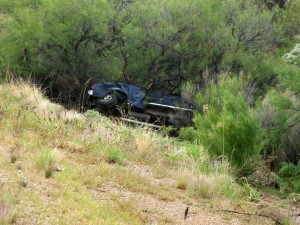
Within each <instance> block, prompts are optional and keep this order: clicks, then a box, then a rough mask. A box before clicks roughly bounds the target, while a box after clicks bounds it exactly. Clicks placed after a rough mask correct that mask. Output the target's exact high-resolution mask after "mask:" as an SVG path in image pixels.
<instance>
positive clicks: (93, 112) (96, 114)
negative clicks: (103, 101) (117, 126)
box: [84, 110, 102, 119]
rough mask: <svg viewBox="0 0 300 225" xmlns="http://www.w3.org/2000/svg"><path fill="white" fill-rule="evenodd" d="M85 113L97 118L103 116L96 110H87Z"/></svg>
mask: <svg viewBox="0 0 300 225" xmlns="http://www.w3.org/2000/svg"><path fill="white" fill-rule="evenodd" d="M84 115H85V116H86V117H88V118H96V119H99V118H101V117H102V116H101V114H100V113H99V112H97V111H95V110H87V111H86V112H85V114H84Z"/></svg>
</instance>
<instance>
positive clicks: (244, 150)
mask: <svg viewBox="0 0 300 225" xmlns="http://www.w3.org/2000/svg"><path fill="white" fill-rule="evenodd" d="M241 90H242V85H241V83H240V82H239V80H238V79H224V80H222V81H221V82H220V83H219V85H216V84H214V83H211V84H210V87H209V88H208V89H207V90H206V92H205V94H204V95H200V96H198V103H200V104H202V105H203V114H199V113H198V114H196V115H195V119H194V122H195V129H191V128H184V129H182V130H181V134H180V138H182V139H187V140H191V138H192V137H193V138H194V139H196V140H197V142H198V143H200V144H202V145H203V146H204V147H206V148H208V152H209V154H210V156H211V157H213V158H216V157H219V156H226V157H227V158H228V161H229V162H230V163H231V164H232V166H235V167H236V169H237V170H238V173H239V174H244V173H245V172H246V170H245V169H246V168H248V167H249V166H250V161H251V160H254V159H255V158H256V157H257V156H258V155H259V152H260V146H259V137H260V130H259V126H258V122H257V119H256V117H255V115H254V113H252V111H251V110H250V109H249V107H248V106H247V105H246V103H245V102H244V100H243V97H242V93H241ZM204 103H205V104H204ZM248 169H249V168H248Z"/></svg>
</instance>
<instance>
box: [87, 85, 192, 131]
mask: <svg viewBox="0 0 300 225" xmlns="http://www.w3.org/2000/svg"><path fill="white" fill-rule="evenodd" d="M118 94H121V95H122V96H123V97H125V98H123V100H120V98H118V97H117V96H118ZM88 95H89V105H90V107H91V108H96V109H98V110H99V111H100V112H104V113H108V114H109V113H112V112H113V110H114V109H116V108H119V109H120V108H122V109H123V111H125V112H126V115H122V116H123V117H125V119H128V118H131V117H134V118H135V119H137V120H138V121H141V122H146V123H151V124H157V125H173V126H174V127H176V128H180V127H182V126H186V125H190V124H191V123H192V117H193V111H192V107H191V106H190V105H188V104H187V103H185V102H183V101H182V99H181V98H180V97H179V96H170V95H162V94H160V93H159V92H156V91H149V90H146V89H145V88H143V87H139V86H135V85H129V84H122V83H101V82H97V83H95V84H93V86H92V87H91V89H90V90H88ZM124 99H125V102H126V104H124ZM123 114H124V113H123Z"/></svg>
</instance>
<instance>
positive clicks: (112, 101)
mask: <svg viewBox="0 0 300 225" xmlns="http://www.w3.org/2000/svg"><path fill="white" fill-rule="evenodd" d="M98 103H99V105H100V106H104V107H106V108H111V107H113V106H115V105H116V104H117V97H116V96H115V95H113V94H112V93H110V94H107V95H105V96H104V98H101V99H98Z"/></svg>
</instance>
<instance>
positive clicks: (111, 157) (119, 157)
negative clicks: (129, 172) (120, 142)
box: [106, 148, 124, 164]
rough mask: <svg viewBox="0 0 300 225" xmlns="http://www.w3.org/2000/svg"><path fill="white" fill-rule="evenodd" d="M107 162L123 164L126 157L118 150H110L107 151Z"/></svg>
mask: <svg viewBox="0 0 300 225" xmlns="http://www.w3.org/2000/svg"><path fill="white" fill-rule="evenodd" d="M106 160H107V162H109V163H117V164H121V163H122V162H123V160H124V156H123V154H122V153H121V151H120V150H119V149H118V148H109V149H108V150H107V151H106Z"/></svg>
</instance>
